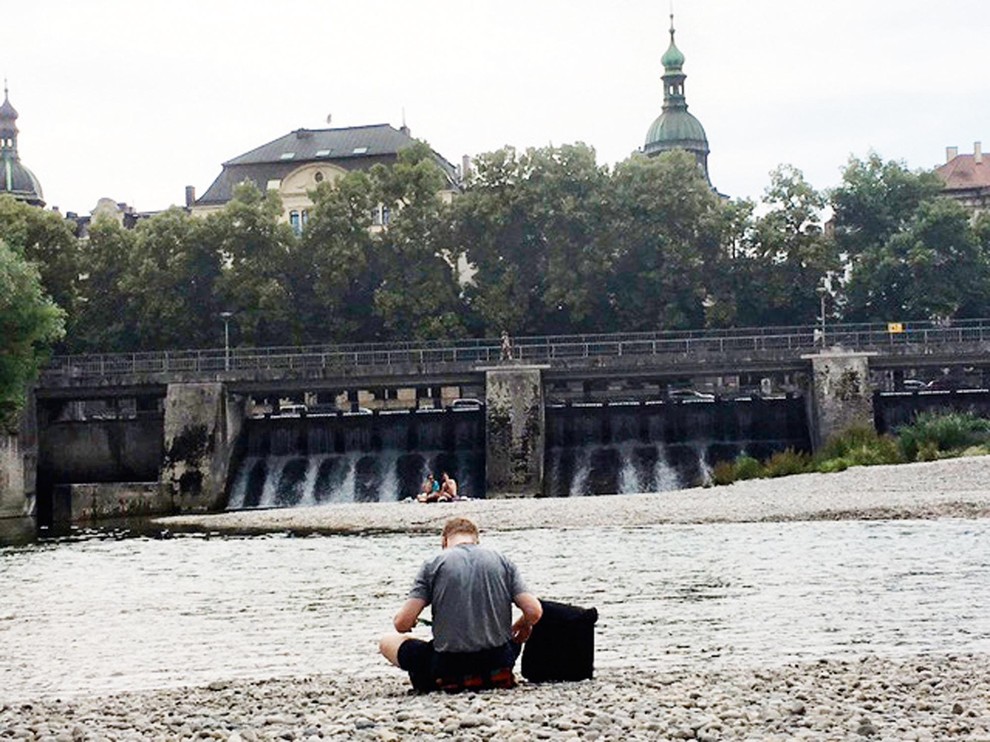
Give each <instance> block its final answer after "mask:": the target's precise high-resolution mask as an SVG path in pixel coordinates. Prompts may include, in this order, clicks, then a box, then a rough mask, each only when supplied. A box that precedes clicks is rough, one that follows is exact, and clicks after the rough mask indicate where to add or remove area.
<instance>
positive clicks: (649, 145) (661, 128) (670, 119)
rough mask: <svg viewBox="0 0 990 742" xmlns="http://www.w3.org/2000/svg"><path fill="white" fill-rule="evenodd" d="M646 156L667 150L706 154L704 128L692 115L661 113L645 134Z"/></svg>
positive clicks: (676, 111) (684, 112)
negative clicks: (702, 152)
mask: <svg viewBox="0 0 990 742" xmlns="http://www.w3.org/2000/svg"><path fill="white" fill-rule="evenodd" d="M643 149H644V151H645V152H646V154H652V153H654V152H663V151H666V150H669V149H686V150H689V151H692V152H694V151H698V150H701V151H704V152H705V153H706V154H707V153H708V137H707V136H706V135H705V128H704V127H703V126H702V125H701V122H700V121H698V119H696V118H695V117H694V115H693V114H690V113H688V112H687V111H685V110H678V109H672V110H669V111H664V112H663V113H661V114H660V115H659V116H658V117H657V119H656V121H654V122H653V125H652V126H650V130H649V131H648V132H647V133H646V144H645V145H644V147H643Z"/></svg>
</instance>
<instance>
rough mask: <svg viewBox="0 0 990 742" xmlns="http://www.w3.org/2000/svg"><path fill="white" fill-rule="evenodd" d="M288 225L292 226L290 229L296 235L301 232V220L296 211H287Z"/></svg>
mask: <svg viewBox="0 0 990 742" xmlns="http://www.w3.org/2000/svg"><path fill="white" fill-rule="evenodd" d="M289 225H290V226H291V227H292V231H293V232H295V233H296V237H298V236H299V235H301V234H302V220H301V219H300V218H299V212H298V211H290V212H289Z"/></svg>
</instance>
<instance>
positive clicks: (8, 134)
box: [0, 82, 45, 206]
mask: <svg viewBox="0 0 990 742" xmlns="http://www.w3.org/2000/svg"><path fill="white" fill-rule="evenodd" d="M4 193H6V194H9V195H11V196H13V197H14V198H16V199H17V200H19V201H26V202H27V203H29V204H31V205H32V206H44V205H45V197H44V195H43V194H42V192H41V183H39V182H38V179H37V178H36V177H35V175H34V173H32V172H31V171H30V170H29V169H28V168H27V167H26V166H25V165H24V164H23V163H22V162H21V158H20V155H18V153H17V110H16V109H15V108H14V107H13V106H12V105H11V104H10V97H9V95H8V93H7V84H6V82H4V87H3V103H2V104H0V194H4Z"/></svg>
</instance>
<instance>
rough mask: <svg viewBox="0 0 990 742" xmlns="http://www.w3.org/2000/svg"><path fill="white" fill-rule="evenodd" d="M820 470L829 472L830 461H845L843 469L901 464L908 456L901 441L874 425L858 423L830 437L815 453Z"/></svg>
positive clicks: (842, 462)
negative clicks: (899, 443)
mask: <svg viewBox="0 0 990 742" xmlns="http://www.w3.org/2000/svg"><path fill="white" fill-rule="evenodd" d="M815 459H816V461H817V462H818V463H817V469H818V471H828V470H829V469H830V465H829V464H828V462H829V461H838V462H841V464H837V465H840V466H841V467H842V469H845V468H848V467H850V466H873V465H877V464H899V463H901V462H903V461H904V457H903V455H902V453H901V450H900V447H899V446H898V443H897V440H896V439H894V438H893V437H892V436H889V435H878V434H877V432H876V430H874V429H873V427H871V426H867V425H864V426H855V427H852V428H848V429H847V430H845V431H843V432H842V433H840V434H839V435H836V436H833V437H832V438H830V439H829V440H828V441H827V442H826V443H825V445H824V446H822V448H821V450H820V451H819V452H818V454H817V455H816V456H815Z"/></svg>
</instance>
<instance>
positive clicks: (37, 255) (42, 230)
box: [0, 195, 82, 322]
mask: <svg viewBox="0 0 990 742" xmlns="http://www.w3.org/2000/svg"><path fill="white" fill-rule="evenodd" d="M74 229H75V225H74V224H73V223H72V222H69V221H67V220H65V219H63V218H62V217H61V216H60V215H59V214H58V213H57V212H54V211H45V210H44V209H39V208H37V207H35V206H29V205H27V204H25V203H23V202H21V201H17V200H15V199H14V198H13V197H11V196H7V195H2V196H0V240H3V241H4V242H6V243H7V246H8V247H9V248H10V249H11V250H13V252H14V253H16V254H17V255H19V256H21V257H22V258H24V259H25V260H28V261H30V262H32V263H34V264H35V266H36V268H37V270H38V274H39V276H40V277H41V285H42V286H43V287H44V290H45V293H47V294H48V295H49V296H50V297H51V298H52V299H53V300H54V302H55V303H56V304H57V305H58V306H59V307H61V308H62V309H64V310H65V311H66V312H67V313H69V314H68V316H69V319H70V322H71V318H72V312H73V310H74V309H75V306H76V302H77V299H78V282H79V274H80V272H81V270H82V268H81V265H80V257H79V242H78V240H76V238H75V233H74Z"/></svg>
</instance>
